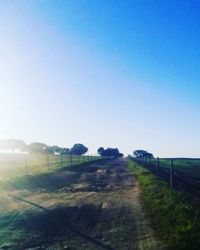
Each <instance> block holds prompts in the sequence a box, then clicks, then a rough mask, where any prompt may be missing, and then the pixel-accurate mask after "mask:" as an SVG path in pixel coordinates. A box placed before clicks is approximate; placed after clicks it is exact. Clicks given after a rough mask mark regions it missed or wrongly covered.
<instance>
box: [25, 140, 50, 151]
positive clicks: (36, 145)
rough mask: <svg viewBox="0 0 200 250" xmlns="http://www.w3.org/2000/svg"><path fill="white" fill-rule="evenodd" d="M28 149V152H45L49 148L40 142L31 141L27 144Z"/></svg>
mask: <svg viewBox="0 0 200 250" xmlns="http://www.w3.org/2000/svg"><path fill="white" fill-rule="evenodd" d="M28 150H29V152H30V153H46V152H47V151H48V150H49V151H50V148H49V147H48V146H47V145H46V144H44V143H41V142H32V143H31V144H29V145H28Z"/></svg>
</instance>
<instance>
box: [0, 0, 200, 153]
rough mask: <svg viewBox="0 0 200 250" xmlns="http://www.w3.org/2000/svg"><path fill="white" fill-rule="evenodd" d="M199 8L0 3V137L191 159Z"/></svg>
mask: <svg viewBox="0 0 200 250" xmlns="http://www.w3.org/2000/svg"><path fill="white" fill-rule="evenodd" d="M199 27H200V2H199V1H180V0H179V1H178V0H177V1H176V0H168V1H167V0H163V1H156V0H152V1H151V0H146V1H143V0H140V1H139V0H135V1H133V0H126V1H124V0H119V1H116V0H66V1H64V0H62V1H61V0H57V1H53V0H37V1H35V0H29V1H27V0H20V1H18V0H15V1H10V0H6V1H1V2H0V117H1V119H0V121H1V122H0V138H21V139H24V140H25V141H26V142H28V143H29V142H32V141H42V142H45V143H47V144H58V145H60V146H66V147H70V146H72V145H73V144H74V143H76V142H81V143H84V144H85V145H86V146H88V147H89V148H90V152H91V153H95V152H96V149H97V148H98V147H99V146H104V147H108V146H111V147H118V148H119V149H120V150H121V151H122V152H124V153H125V154H128V153H132V151H133V150H135V149H146V150H148V151H150V152H152V153H154V154H155V155H156V156H191V157H200V133H199V129H200V82H199V81H200V29H199Z"/></svg>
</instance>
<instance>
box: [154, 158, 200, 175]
mask: <svg viewBox="0 0 200 250" xmlns="http://www.w3.org/2000/svg"><path fill="white" fill-rule="evenodd" d="M156 161H157V160H156V159H153V160H152V162H153V163H154V164H157V162H156ZM173 163H174V170H177V171H181V172H182V173H183V174H186V175H188V176H191V177H195V178H200V159H192V158H174V160H173ZM170 164H171V159H170V158H160V166H161V167H166V168H169V167H170Z"/></svg>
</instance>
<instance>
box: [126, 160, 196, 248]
mask: <svg viewBox="0 0 200 250" xmlns="http://www.w3.org/2000/svg"><path fill="white" fill-rule="evenodd" d="M129 169H130V170H131V171H132V172H133V174H134V175H135V176H136V177H137V179H138V180H139V183H140V185H141V187H142V190H143V195H142V197H141V201H142V204H143V206H144V209H145V210H146V212H147V214H148V215H149V216H150V218H151V219H152V225H153V227H154V228H155V230H156V231H157V233H158V235H159V236H160V238H161V239H163V240H164V241H165V242H166V243H167V245H168V246H169V248H170V249H176V250H177V249H200V210H199V208H198V207H197V206H195V205H193V204H191V202H189V201H188V199H187V198H186V197H185V196H184V195H183V194H182V193H180V192H177V191H175V190H172V189H170V188H169V186H168V185H167V184H166V183H165V182H163V181H160V180H158V179H157V177H156V176H154V175H153V174H151V172H150V171H148V170H147V169H145V168H142V167H140V166H138V165H137V164H135V163H134V162H132V161H129Z"/></svg>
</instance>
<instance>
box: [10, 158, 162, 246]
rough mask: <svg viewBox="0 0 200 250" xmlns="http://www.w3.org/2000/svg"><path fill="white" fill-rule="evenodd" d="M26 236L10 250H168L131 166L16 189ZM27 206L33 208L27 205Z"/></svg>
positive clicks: (106, 165)
mask: <svg viewBox="0 0 200 250" xmlns="http://www.w3.org/2000/svg"><path fill="white" fill-rule="evenodd" d="M13 195H16V196H20V197H22V199H23V200H22V201H19V200H18V201H16V202H18V203H20V207H21V208H22V210H23V213H24V214H25V215H26V216H23V217H19V219H18V220H17V221H16V223H15V226H16V227H17V228H21V229H22V230H24V231H25V232H26V233H25V235H24V238H23V239H21V240H20V239H19V241H18V242H16V244H15V246H13V247H11V248H10V249H35V250H36V249H49V250H50V249H52V250H53V249H69V250H73V249H80V250H96V249H97V250H98V249H99V250H100V249H115V250H118V249H119V250H132V249H145V250H148V249H152V250H158V249H164V248H163V247H162V244H161V243H160V242H159V241H158V240H157V239H156V238H155V236H154V232H153V230H152V229H151V227H150V224H149V220H148V218H147V216H146V215H145V213H144V212H143V210H142V208H141V205H140V201H139V198H140V195H141V191H140V188H139V185H138V182H137V181H136V180H135V178H134V177H133V176H132V174H131V173H130V172H129V171H128V169H127V162H126V161H125V160H109V161H106V160H105V161H101V162H96V163H92V164H86V165H83V166H76V167H71V168H66V169H64V170H60V171H58V172H55V173H51V174H48V175H44V176H40V177H30V178H29V180H28V181H27V182H26V183H25V184H24V186H23V187H22V186H20V188H17V187H16V188H15V191H14V192H13ZM26 201H27V202H26Z"/></svg>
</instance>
